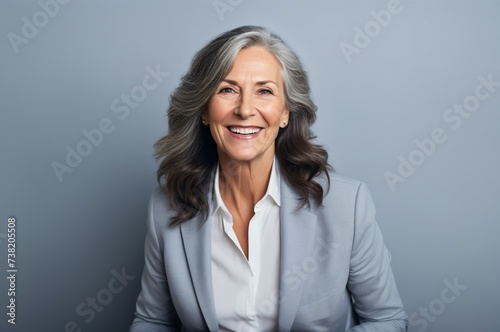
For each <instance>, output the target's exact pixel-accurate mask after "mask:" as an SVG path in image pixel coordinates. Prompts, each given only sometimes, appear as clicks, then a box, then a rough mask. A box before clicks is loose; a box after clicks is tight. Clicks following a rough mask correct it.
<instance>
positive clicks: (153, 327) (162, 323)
mask: <svg viewBox="0 0 500 332" xmlns="http://www.w3.org/2000/svg"><path fill="white" fill-rule="evenodd" d="M157 192H158V190H155V192H154V193H153V194H152V195H151V199H150V201H149V209H148V217H147V234H146V241H145V245H144V260H145V263H144V270H143V273H142V280H141V287H142V290H141V293H140V294H139V297H138V299H137V304H136V312H135V319H134V321H133V323H132V326H131V327H130V329H129V332H169V331H180V330H181V323H180V320H179V317H178V316H177V313H176V311H175V308H174V305H173V303H172V300H171V297H170V291H169V288H168V281H167V277H166V273H165V268H164V261H163V253H162V245H161V241H160V240H159V238H158V232H157V230H156V224H155V220H154V218H155V215H154V201H155V196H156V194H157Z"/></svg>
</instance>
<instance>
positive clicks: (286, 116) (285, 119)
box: [280, 108, 290, 128]
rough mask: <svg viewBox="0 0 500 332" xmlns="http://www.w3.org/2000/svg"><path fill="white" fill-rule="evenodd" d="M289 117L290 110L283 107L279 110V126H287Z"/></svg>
mask: <svg viewBox="0 0 500 332" xmlns="http://www.w3.org/2000/svg"><path fill="white" fill-rule="evenodd" d="M289 118H290V111H289V110H288V108H285V109H283V111H281V116H280V127H281V128H285V127H286V126H288V120H289Z"/></svg>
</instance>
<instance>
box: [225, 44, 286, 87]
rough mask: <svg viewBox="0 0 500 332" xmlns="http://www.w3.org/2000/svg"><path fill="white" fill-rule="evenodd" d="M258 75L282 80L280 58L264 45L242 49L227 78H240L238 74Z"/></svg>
mask: <svg viewBox="0 0 500 332" xmlns="http://www.w3.org/2000/svg"><path fill="white" fill-rule="evenodd" d="M249 75H253V76H258V77H259V79H260V78H268V79H273V80H280V81H281V64H280V62H279V61H278V59H277V58H276V57H275V56H274V55H273V54H272V53H271V52H269V51H267V50H265V49H264V48H262V47H258V46H252V47H248V48H244V49H242V50H241V51H240V52H239V53H238V55H237V56H236V59H235V60H234V63H233V66H232V68H231V71H230V72H229V74H228V75H227V77H226V78H234V79H238V76H240V78H242V77H243V76H249Z"/></svg>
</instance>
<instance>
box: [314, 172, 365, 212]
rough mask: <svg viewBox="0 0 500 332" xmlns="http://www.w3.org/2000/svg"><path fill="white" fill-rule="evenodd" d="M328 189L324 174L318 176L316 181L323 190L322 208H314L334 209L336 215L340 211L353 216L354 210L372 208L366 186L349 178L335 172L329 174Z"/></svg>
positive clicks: (317, 207)
mask: <svg viewBox="0 0 500 332" xmlns="http://www.w3.org/2000/svg"><path fill="white" fill-rule="evenodd" d="M328 176H329V177H330V188H329V190H328V191H327V189H328V179H327V176H326V175H325V174H322V175H321V176H318V177H317V178H316V181H318V183H320V184H321V185H322V186H323V188H324V189H325V195H324V198H323V204H322V206H316V207H315V208H316V209H318V210H324V209H334V210H335V211H336V213H339V212H341V211H342V214H344V213H347V214H349V215H353V214H354V213H355V211H356V210H359V209H360V208H363V207H370V208H372V207H373V203H372V198H371V195H370V192H369V190H368V188H367V186H366V184H365V183H364V182H362V181H359V180H356V179H353V178H351V177H349V176H346V175H343V174H339V173H336V172H329V173H328Z"/></svg>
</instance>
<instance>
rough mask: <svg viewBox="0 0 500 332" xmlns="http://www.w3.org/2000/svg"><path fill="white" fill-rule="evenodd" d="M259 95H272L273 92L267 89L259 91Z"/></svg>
mask: <svg viewBox="0 0 500 332" xmlns="http://www.w3.org/2000/svg"><path fill="white" fill-rule="evenodd" d="M259 93H260V94H261V95H272V94H273V92H272V91H271V90H269V89H260V90H259Z"/></svg>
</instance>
